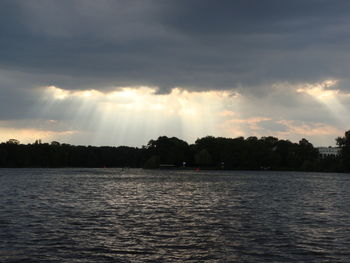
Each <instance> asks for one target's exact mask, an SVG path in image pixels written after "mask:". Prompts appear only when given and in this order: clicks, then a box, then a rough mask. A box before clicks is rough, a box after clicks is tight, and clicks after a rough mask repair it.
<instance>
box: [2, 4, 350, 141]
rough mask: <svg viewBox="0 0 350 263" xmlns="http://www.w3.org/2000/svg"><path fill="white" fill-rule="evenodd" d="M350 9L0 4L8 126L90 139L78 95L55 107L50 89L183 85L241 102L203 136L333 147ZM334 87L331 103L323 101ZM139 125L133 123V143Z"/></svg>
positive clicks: (345, 77) (228, 103)
mask: <svg viewBox="0 0 350 263" xmlns="http://www.w3.org/2000/svg"><path fill="white" fill-rule="evenodd" d="M349 11H350V2H349V1H345V0H335V1H326V0H309V1H302V0H293V1H278V0H266V1H260V0H249V1H247V0H235V1H231V0H221V1H219V2H217V1H211V0H176V1H161V0H135V1H131V2H130V1H123V0H117V1H116V0H114V1H112V0H100V1H94V0H60V1H53V0H31V1H20V0H3V1H1V3H0V119H1V120H2V121H6V123H7V124H6V125H10V124H11V125H12V128H16V127H17V126H18V127H17V128H18V129H25V127H24V126H25V125H24V126H23V123H28V121H29V120H31V121H33V120H38V119H42V120H43V123H46V122H47V121H49V120H55V121H59V122H62V123H65V124H64V125H63V126H62V127H61V128H60V129H61V130H60V131H57V132H61V133H62V132H72V131H74V132H76V131H77V130H80V132H88V130H89V128H88V127H87V126H86V125H84V123H85V122H88V119H89V117H88V116H87V115H86V114H85V115H86V116H85V115H84V116H85V117H84V116H83V115H81V116H80V118H81V119H80V120H79V121H78V120H76V119H74V121H75V122H76V124H75V125H73V126H74V127H72V125H71V124H72V123H73V119H72V118H71V117H70V116H72V115H74V114H72V112H76V111H77V108H78V107H79V105H80V104H79V102H77V101H76V100H75V99H72V98H71V99H69V96H68V99H66V98H65V99H64V100H62V101H61V103H59V104H57V103H54V104H52V105H54V107H55V110H52V108H50V109H48V107H47V105H48V104H47V103H48V102H47V100H45V94H46V95H47V87H50V86H55V87H57V88H58V89H60V90H62V92H68V93H67V94H70V96H72V94H77V93H74V92H76V91H81V92H84V91H89V90H94V92H102V94H110V93H111V92H114V91H115V90H116V89H118V88H119V89H120V87H131V88H135V87H136V88H137V87H148V88H149V89H151V90H153V92H154V93H155V94H153V95H149V96H148V95H147V96H148V97H147V99H149V100H150V101H157V99H156V98H153V97H152V96H165V95H164V94H167V96H169V98H173V96H174V90H181V92H183V91H184V90H186V91H187V92H189V94H191V96H192V97H191V99H190V101H191V102H192V103H193V104H196V98H197V100H201V96H202V95H200V94H199V93H198V92H203V91H208V92H219V93H220V92H221V93H222V94H225V92H226V91H227V92H229V93H231V94H236V95H237V94H239V96H240V99H239V100H228V99H227V98H222V100H221V102H220V105H221V104H222V105H221V106H220V111H219V110H217V109H216V111H215V114H216V115H215V116H212V115H210V118H214V119H215V121H213V122H215V123H216V122H217V125H216V126H215V127H216V128H215V129H214V128H213V129H212V130H210V129H208V130H205V131H207V132H210V131H212V132H213V133H214V135H224V136H234V135H254V134H257V135H269V134H268V133H269V132H270V133H271V134H272V135H280V136H285V137H288V136H290V137H293V139H296V137H297V136H300V137H303V135H305V137H306V136H311V137H312V138H316V137H314V136H317V134H319V137H320V136H321V137H322V136H324V138H325V137H327V136H328V137H327V139H324V138H323V137H322V138H323V139H322V140H323V141H324V142H326V143H331V138H332V137H333V138H334V136H335V135H336V133H337V132H339V131H341V130H342V129H346V128H347V127H346V125H347V124H346V122H347V120H344V118H343V120H341V118H339V116H337V115H344V114H347V113H348V112H347V108H348V106H349V99H348V95H347V94H348V93H349V76H350V72H349V69H350V57H349V56H350V55H349V54H350V52H349V51H350V50H349V49H350V41H349V40H350V38H349V34H348V32H349V29H350V28H349V26H348V25H349V24H350V17H349V15H348V13H349ZM335 80H336V83H334V84H332V85H330V86H327V85H326V86H324V85H325V84H324V83H326V81H335ZM317 85H321V88H319V86H317ZM322 85H323V86H322ZM45 87H46V88H45ZM327 90H333V91H332V92H330V96H331V97H330V98H331V99H324V98H320V97H318V96H317V92H321V93H320V94H326V93H327ZM45 92H46V93H45ZM315 92H316V93H315ZM328 93H329V91H328ZM94 94H95V95H96V94H99V93H94ZM156 94H158V95H156ZM161 94H163V95H161ZM181 94H182V95H181ZM213 94H216V93H212V96H214V97H213V98H212V101H213V102H214V104H215V103H218V102H217V100H218V99H217V98H216V97H215V95H213ZM96 96H97V97H98V96H99V95H96ZM101 96H102V95H101ZM177 96H185V95H184V93H180V95H179V94H177ZM187 96H189V95H187ZM73 97H74V96H73ZM187 99H188V100H189V98H188V97H187ZM89 103H96V101H95V102H91V101H90V102H89ZM99 103H102V102H99ZM114 103H115V104H118V105H119V104H122V103H124V102H121V101H118V102H114ZM205 103H207V104H211V103H210V99H206V100H205ZM140 104H142V103H141V102H140ZM52 105H51V106H52ZM205 106H206V105H203V104H202V105H197V107H199V108H200V107H202V108H203V109H204V108H205ZM188 107H190V106H188ZM43 109H45V110H46V111H47V112H45V113H43V112H42V111H43ZM208 109H211V107H210V105H209V106H208ZM202 111H203V110H202ZM232 113H234V114H236V115H235V116H233V115H232ZM95 114H96V112H95ZM100 114H102V115H103V113H100ZM118 114H121V113H120V112H119V113H118ZM118 114H116V115H118ZM140 114H141V113H140ZM225 114H228V115H230V114H231V115H230V116H228V115H226V116H224V115H225ZM75 115H76V114H75ZM102 115H100V117H96V118H97V119H98V118H103V117H102ZM84 118H87V119H84ZM162 118H163V119H162V120H161V122H163V123H164V125H163V128H159V129H160V130H159V133H169V134H170V133H171V132H172V131H174V130H175V131H176V129H175V127H176V125H177V123H178V122H179V120H175V119H176V118H175V119H174V118H172V119H171V120H170V121H167V119H166V117H165V116H163V117H162ZM204 118H205V116H204ZM207 118H208V117H207ZM15 120H17V122H15ZM135 122H137V121H136V120H135ZM9 123H10V124H9ZM170 123H171V124H170ZM6 125H5V122H3V123H2V129H5V128H6V129H9V127H5V126H6ZM122 125H126V124H122ZM207 125H210V124H207ZM220 125H221V126H220ZM15 126H16V127H15ZM197 126H198V125H197ZM63 127H65V129H63ZM298 127H299V128H298ZM0 128H1V127H0ZM27 128H30V127H27ZM31 128H34V127H31ZM137 129H139V126H138V125H136V124H135V125H133V133H134V135H133V136H134V137H135V138H136V137H137V136H138V131H137ZM221 129H222V130H221ZM308 131H313V133H312V134H310V132H308ZM323 131H327V134H328V135H326V134H324V132H323ZM55 132H56V131H55ZM3 134H4V133H3ZM67 134H70V133H67ZM175 134H178V133H176V132H175ZM202 134H203V132H198V131H196V132H193V134H191V136H190V137H191V138H192V137H195V136H199V135H202ZM152 135H153V133H152ZM159 135H161V134H159ZM338 135H341V134H338ZM38 136H41V135H38ZM50 136H51V135H50ZM3 137H4V136H3ZM51 137H54V135H52V136H51ZM51 137H50V138H51ZM321 137H320V138H321ZM132 140H133V139H130V140H129V141H127V142H126V143H130V142H132ZM143 140H146V139H145V138H144V139H143ZM315 140H316V139H315ZM322 140H321V139H317V140H316V141H317V142H318V143H322ZM332 140H333V139H332ZM86 141H87V140H86ZM72 142H74V141H72ZM81 142H82V143H84V142H85V141H81ZM85 143H86V142H85ZM97 143H103V142H102V141H101V142H97ZM106 143H111V141H106ZM112 143H113V142H112ZM115 143H117V142H115ZM118 143H119V142H118Z"/></svg>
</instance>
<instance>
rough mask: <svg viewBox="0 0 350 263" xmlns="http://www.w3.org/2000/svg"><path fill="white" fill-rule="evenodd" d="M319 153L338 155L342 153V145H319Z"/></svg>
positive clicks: (324, 155) (322, 154) (322, 155)
mask: <svg viewBox="0 0 350 263" xmlns="http://www.w3.org/2000/svg"><path fill="white" fill-rule="evenodd" d="M317 150H318V153H319V154H320V155H321V157H327V156H338V155H339V154H340V150H341V149H340V147H331V146H329V147H317Z"/></svg>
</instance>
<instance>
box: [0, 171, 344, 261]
mask: <svg viewBox="0 0 350 263" xmlns="http://www.w3.org/2000/svg"><path fill="white" fill-rule="evenodd" d="M0 262H350V175H348V174H315V173H311V174H310V173H309V174H306V173H291V172H288V173H281V172H213V171H210V172H204V171H203V172H199V173H198V172H192V171H143V170H128V171H122V170H120V169H80V170H79V169H57V170H54V169H52V170H46V169H26V170H20V169H18V170H17V169H12V170H11V169H8V170H7V169H2V170H0Z"/></svg>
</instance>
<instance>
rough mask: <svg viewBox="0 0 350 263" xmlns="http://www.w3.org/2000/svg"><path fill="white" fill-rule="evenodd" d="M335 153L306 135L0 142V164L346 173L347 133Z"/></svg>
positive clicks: (349, 152) (349, 163)
mask: <svg viewBox="0 0 350 263" xmlns="http://www.w3.org/2000/svg"><path fill="white" fill-rule="evenodd" d="M336 142H337V144H338V146H339V147H341V154H340V155H338V156H326V157H321V156H320V154H319V153H318V150H317V149H316V148H314V147H313V145H312V144H311V143H310V142H309V141H307V140H306V139H301V140H300V141H299V142H298V143H293V142H291V141H289V140H280V139H278V138H275V137H272V136H268V137H261V138H257V137H248V138H244V137H238V138H223V137H213V136H207V137H203V138H199V139H197V140H196V141H195V143H194V144H188V143H187V142H185V141H183V140H180V139H178V138H176V137H171V138H169V137H167V136H161V137H159V138H158V139H156V140H150V141H149V143H148V144H147V145H145V146H142V147H141V148H136V147H128V146H119V147H108V146H100V147H97V146H76V145H70V144H66V143H62V144H61V143H59V142H56V141H53V142H51V143H42V142H41V141H40V140H38V141H36V142H35V143H32V144H21V143H20V142H19V141H18V140H15V139H11V140H9V141H7V142H3V143H1V144H0V167H133V168H141V167H142V168H150V169H154V168H162V167H166V168H169V167H174V168H196V167H198V168H204V169H232V170H235V169H237V170H293V171H327V172H349V171H350V131H347V132H345V135H344V136H343V137H339V138H336Z"/></svg>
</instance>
